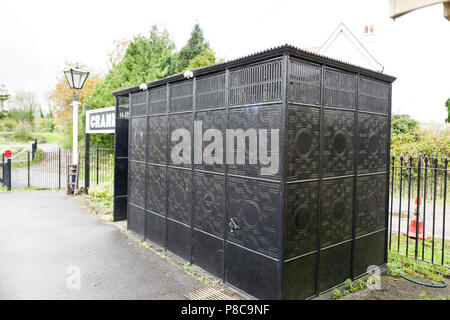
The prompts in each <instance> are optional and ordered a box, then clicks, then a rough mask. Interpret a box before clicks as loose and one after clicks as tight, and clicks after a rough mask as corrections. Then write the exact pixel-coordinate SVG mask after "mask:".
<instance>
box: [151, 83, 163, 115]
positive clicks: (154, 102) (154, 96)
mask: <svg viewBox="0 0 450 320" xmlns="http://www.w3.org/2000/svg"><path fill="white" fill-rule="evenodd" d="M149 109H150V110H149V114H160V113H166V112H167V86H163V87H158V88H153V89H150V90H149Z"/></svg>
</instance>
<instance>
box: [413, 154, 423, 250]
mask: <svg viewBox="0 0 450 320" xmlns="http://www.w3.org/2000/svg"><path fill="white" fill-rule="evenodd" d="M421 164H422V158H421V157H420V156H419V157H418V159H417V198H416V199H417V204H416V248H415V252H414V258H415V259H417V251H418V250H419V210H420V173H421V172H420V169H421ZM424 235H425V234H424Z"/></svg>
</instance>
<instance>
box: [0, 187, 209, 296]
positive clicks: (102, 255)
mask: <svg viewBox="0 0 450 320" xmlns="http://www.w3.org/2000/svg"><path fill="white" fill-rule="evenodd" d="M0 221H1V223H0V261H1V262H0V299H183V298H184V297H183V295H184V294H185V293H188V292H190V291H193V290H196V289H199V288H201V287H203V286H204V285H203V284H202V283H201V282H200V281H198V280H196V279H194V278H192V277H191V276H189V275H188V274H187V273H185V272H183V271H182V270H180V269H178V268H177V267H175V266H173V265H171V264H169V263H167V262H166V261H165V260H164V259H162V258H161V257H159V256H158V255H156V254H155V253H152V252H151V251H149V250H146V249H145V248H142V247H140V246H138V245H137V244H136V243H135V242H133V241H131V240H130V239H129V238H128V237H127V236H126V235H125V234H124V233H122V232H121V231H120V230H119V229H118V228H117V227H115V226H114V225H112V224H108V223H106V222H104V221H102V220H100V219H99V218H97V217H95V216H93V215H90V214H88V213H87V212H86V211H85V210H84V209H83V208H81V206H80V204H79V202H78V201H77V200H76V199H74V198H70V197H68V196H66V195H64V193H63V192H48V191H33V192H12V193H6V192H5V193H0ZM71 266H72V267H71ZM78 270H79V271H80V289H76V286H77V280H76V279H77V277H76V274H77V271H78ZM68 284H69V286H68ZM69 287H70V288H71V289H69Z"/></svg>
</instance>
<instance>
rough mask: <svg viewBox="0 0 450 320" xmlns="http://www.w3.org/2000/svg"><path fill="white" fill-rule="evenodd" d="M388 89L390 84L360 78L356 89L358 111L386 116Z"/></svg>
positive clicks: (388, 105) (387, 111)
mask: <svg viewBox="0 0 450 320" xmlns="http://www.w3.org/2000/svg"><path fill="white" fill-rule="evenodd" d="M389 88H390V84H387V83H381V82H379V81H376V80H371V79H367V78H363V77H361V78H360V79H359V88H358V107H359V110H363V111H371V112H378V113H384V114H388V113H389V108H390V102H389Z"/></svg>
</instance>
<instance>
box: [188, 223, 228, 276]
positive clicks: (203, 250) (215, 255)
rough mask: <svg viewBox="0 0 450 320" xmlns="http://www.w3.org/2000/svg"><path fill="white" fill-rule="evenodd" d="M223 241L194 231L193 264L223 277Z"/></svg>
mask: <svg viewBox="0 0 450 320" xmlns="http://www.w3.org/2000/svg"><path fill="white" fill-rule="evenodd" d="M223 261H224V251H223V240H222V239H218V238H216V237H212V236H211V235H208V234H206V233H203V232H201V231H198V230H195V229H194V237H193V250H192V262H193V263H195V264H197V265H199V266H202V268H203V269H205V270H206V271H209V272H211V273H212V274H214V275H216V276H218V277H223V267H224V266H223Z"/></svg>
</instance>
